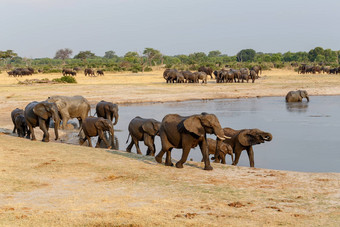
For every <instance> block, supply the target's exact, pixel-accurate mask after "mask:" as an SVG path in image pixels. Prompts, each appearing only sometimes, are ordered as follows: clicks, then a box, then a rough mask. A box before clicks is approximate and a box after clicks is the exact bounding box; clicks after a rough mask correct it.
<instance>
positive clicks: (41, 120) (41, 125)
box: [39, 118, 50, 142]
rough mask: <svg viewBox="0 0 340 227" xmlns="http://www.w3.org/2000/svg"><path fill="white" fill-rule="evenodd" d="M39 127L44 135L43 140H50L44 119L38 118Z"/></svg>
mask: <svg viewBox="0 0 340 227" xmlns="http://www.w3.org/2000/svg"><path fill="white" fill-rule="evenodd" d="M39 128H40V129H41V131H43V132H44V136H43V140H42V141H43V142H48V141H50V138H49V137H50V136H49V134H48V131H47V128H46V121H45V120H44V119H41V118H39Z"/></svg>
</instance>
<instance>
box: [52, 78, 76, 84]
mask: <svg viewBox="0 0 340 227" xmlns="http://www.w3.org/2000/svg"><path fill="white" fill-rule="evenodd" d="M52 81H53V82H57V83H70V84H76V83H77V81H76V79H75V78H74V77H72V76H62V77H61V78H55V79H53V80H52Z"/></svg>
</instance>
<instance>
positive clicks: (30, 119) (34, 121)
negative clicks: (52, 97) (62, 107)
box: [24, 101, 60, 142]
mask: <svg viewBox="0 0 340 227" xmlns="http://www.w3.org/2000/svg"><path fill="white" fill-rule="evenodd" d="M24 116H25V119H26V122H27V125H28V128H29V131H30V133H31V134H32V140H36V138H35V134H34V130H33V128H35V127H37V126H39V127H40V129H41V130H42V131H43V132H44V136H43V140H42V141H43V142H48V141H49V137H50V135H49V133H48V129H49V124H50V119H51V118H53V120H54V122H55V127H54V133H55V140H57V139H58V138H59V135H58V129H59V125H60V118H59V113H58V108H57V105H56V104H55V103H52V102H47V101H42V102H36V101H34V102H31V103H29V104H28V105H27V106H26V107H25V111H24Z"/></svg>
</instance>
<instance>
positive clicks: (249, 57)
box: [236, 49, 256, 62]
mask: <svg viewBox="0 0 340 227" xmlns="http://www.w3.org/2000/svg"><path fill="white" fill-rule="evenodd" d="M255 55H256V52H255V50H253V49H243V50H241V51H240V52H238V53H237V55H236V57H237V61H238V62H247V61H248V62H251V61H254V59H255Z"/></svg>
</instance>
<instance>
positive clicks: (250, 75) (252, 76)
mask: <svg viewBox="0 0 340 227" xmlns="http://www.w3.org/2000/svg"><path fill="white" fill-rule="evenodd" d="M249 77H250V78H251V80H252V83H255V79H256V72H255V71H254V70H250V71H249ZM247 82H248V81H247Z"/></svg>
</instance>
